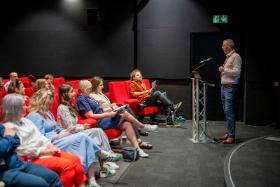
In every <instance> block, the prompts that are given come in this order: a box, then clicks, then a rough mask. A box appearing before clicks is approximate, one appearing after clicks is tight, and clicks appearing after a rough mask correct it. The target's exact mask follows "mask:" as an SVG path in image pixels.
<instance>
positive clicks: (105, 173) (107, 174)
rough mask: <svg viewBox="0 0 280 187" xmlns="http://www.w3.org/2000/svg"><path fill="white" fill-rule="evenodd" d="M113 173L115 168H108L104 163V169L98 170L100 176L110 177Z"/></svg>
mask: <svg viewBox="0 0 280 187" xmlns="http://www.w3.org/2000/svg"><path fill="white" fill-rule="evenodd" d="M115 174H116V170H113V169H109V168H108V167H106V166H105V165H104V170H103V171H100V177H101V178H106V177H111V176H114V175H115Z"/></svg>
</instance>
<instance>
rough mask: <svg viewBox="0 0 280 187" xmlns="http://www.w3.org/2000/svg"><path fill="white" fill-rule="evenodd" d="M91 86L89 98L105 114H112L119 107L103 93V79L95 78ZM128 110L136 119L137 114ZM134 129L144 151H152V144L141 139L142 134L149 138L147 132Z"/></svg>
mask: <svg viewBox="0 0 280 187" xmlns="http://www.w3.org/2000/svg"><path fill="white" fill-rule="evenodd" d="M91 85H92V92H91V93H90V94H89V96H90V97H91V98H92V99H94V100H95V101H97V102H98V103H99V105H100V106H101V108H102V109H103V111H104V112H111V111H112V110H113V109H115V108H117V107H118V106H117V104H116V103H111V101H110V99H109V98H108V97H107V96H106V95H105V94H103V93H102V90H103V79H102V78H101V77H98V76H96V77H93V78H92V81H91ZM127 110H128V112H129V113H130V114H132V116H133V117H135V114H134V113H133V111H132V110H131V108H130V107H128V109H127ZM135 120H137V119H135ZM133 127H134V132H135V135H136V138H137V141H138V143H139V147H140V148H142V149H152V147H153V146H152V145H151V144H150V143H148V142H144V141H142V140H141V138H140V133H141V135H144V136H147V135H148V134H147V132H143V131H141V130H140V131H138V128H137V126H135V125H133Z"/></svg>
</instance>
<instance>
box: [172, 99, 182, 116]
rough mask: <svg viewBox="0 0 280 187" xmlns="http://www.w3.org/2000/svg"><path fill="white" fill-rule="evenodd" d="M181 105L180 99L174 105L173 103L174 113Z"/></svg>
mask: <svg viewBox="0 0 280 187" xmlns="http://www.w3.org/2000/svg"><path fill="white" fill-rule="evenodd" d="M181 105H182V101H180V102H179V103H177V104H176V105H174V113H176V112H177V110H178V109H179V108H180V106H181Z"/></svg>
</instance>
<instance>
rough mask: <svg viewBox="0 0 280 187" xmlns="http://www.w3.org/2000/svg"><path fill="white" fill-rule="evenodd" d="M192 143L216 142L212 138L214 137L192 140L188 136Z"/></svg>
mask: <svg viewBox="0 0 280 187" xmlns="http://www.w3.org/2000/svg"><path fill="white" fill-rule="evenodd" d="M189 140H190V141H191V142H192V143H197V144H199V143H217V142H216V141H215V140H214V138H213V139H211V138H205V139H203V140H194V139H193V138H190V139H189Z"/></svg>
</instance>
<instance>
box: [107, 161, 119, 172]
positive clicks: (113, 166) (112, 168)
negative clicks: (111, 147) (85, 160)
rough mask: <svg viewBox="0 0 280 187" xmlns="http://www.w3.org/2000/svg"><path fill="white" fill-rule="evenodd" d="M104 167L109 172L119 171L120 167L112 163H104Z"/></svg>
mask: <svg viewBox="0 0 280 187" xmlns="http://www.w3.org/2000/svg"><path fill="white" fill-rule="evenodd" d="M104 166H106V167H108V169H110V170H117V169H120V166H118V165H117V164H115V163H114V162H105V163H104Z"/></svg>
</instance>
